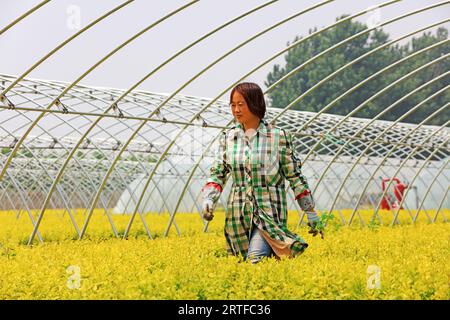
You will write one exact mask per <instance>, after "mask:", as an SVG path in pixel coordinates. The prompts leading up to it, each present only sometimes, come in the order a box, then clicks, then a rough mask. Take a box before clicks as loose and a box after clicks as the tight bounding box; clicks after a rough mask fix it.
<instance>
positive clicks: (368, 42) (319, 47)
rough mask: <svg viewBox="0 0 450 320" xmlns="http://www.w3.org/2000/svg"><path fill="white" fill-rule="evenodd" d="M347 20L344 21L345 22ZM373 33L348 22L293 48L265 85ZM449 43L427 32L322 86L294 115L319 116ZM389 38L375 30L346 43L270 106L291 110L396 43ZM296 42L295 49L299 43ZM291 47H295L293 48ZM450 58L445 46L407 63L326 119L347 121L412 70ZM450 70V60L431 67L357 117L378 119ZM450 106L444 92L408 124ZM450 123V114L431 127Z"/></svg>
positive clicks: (272, 96)
mask: <svg viewBox="0 0 450 320" xmlns="http://www.w3.org/2000/svg"><path fill="white" fill-rule="evenodd" d="M344 17H346V16H342V17H340V18H338V19H337V20H339V19H342V18H344ZM365 29H367V26H366V25H365V24H363V23H360V22H354V21H346V22H344V23H342V24H340V25H339V26H337V27H334V28H331V29H329V30H327V31H325V32H322V33H321V34H320V35H318V36H313V37H311V38H309V39H307V40H306V41H304V42H302V43H301V44H300V45H298V46H295V47H293V48H292V49H290V50H289V51H288V53H287V54H286V56H285V61H286V63H285V65H284V66H280V65H274V67H273V69H272V71H271V72H270V73H269V74H268V75H267V80H266V82H265V85H266V86H267V87H270V86H271V85H272V84H274V83H275V82H276V81H278V80H279V79H281V78H282V77H283V76H284V75H286V74H288V73H289V72H290V71H292V70H293V69H295V68H296V67H298V66H299V65H301V64H302V63H304V62H305V61H307V60H309V59H311V58H312V57H314V56H316V55H317V54H319V53H320V52H322V51H324V50H326V49H328V48H329V47H331V46H333V45H334V44H336V43H339V42H341V41H342V40H344V39H347V38H348V37H351V36H352V35H354V34H356V33H358V32H360V31H362V30H365ZM315 31H317V28H314V29H312V30H309V33H310V34H311V33H312V32H315ZM302 38H303V37H299V36H296V37H295V39H294V42H297V41H299V40H301V39H302ZM447 39H448V30H447V29H446V28H442V27H441V28H439V29H437V30H436V32H435V33H434V34H433V33H431V32H425V33H423V34H422V35H419V36H418V37H417V38H416V37H412V38H408V40H409V41H408V42H406V43H403V44H398V43H396V44H394V45H391V46H388V47H386V48H384V49H382V50H380V51H378V52H377V53H375V54H372V55H370V56H369V57H366V58H364V59H363V60H362V61H359V62H357V63H355V64H354V65H352V66H351V67H350V68H348V69H346V70H345V71H343V72H340V73H339V74H338V75H337V76H335V77H333V78H332V79H330V80H329V81H327V82H326V83H325V84H322V85H321V86H319V87H318V88H316V89H315V90H314V91H312V92H310V93H309V94H308V95H306V96H305V97H304V98H303V99H301V100H300V101H298V102H297V103H295V104H294V105H293V107H292V110H304V111H313V112H317V111H319V110H321V109H322V108H323V107H325V106H327V105H328V104H329V103H330V102H331V101H333V100H334V99H336V98H337V97H338V96H340V95H341V94H342V93H344V92H346V91H347V90H349V89H350V88H352V87H353V86H355V85H356V84H358V83H360V82H361V81H363V80H364V79H366V78H368V77H370V76H371V75H372V74H374V73H376V72H377V71H379V70H381V69H383V68H385V67H386V66H388V65H390V64H392V63H393V62H396V61H398V60H400V59H402V58H404V57H407V56H409V55H411V54H412V53H414V52H416V51H418V50H421V49H423V48H425V47H428V46H430V45H432V44H435V43H437V42H440V41H443V40H447ZM390 40H391V39H390V38H389V34H387V33H386V32H384V31H383V30H382V29H377V30H373V31H371V32H368V33H366V34H364V35H362V36H359V37H357V38H356V39H354V40H352V41H351V42H348V43H346V44H345V45H343V46H340V47H338V48H337V49H334V50H331V51H330V52H328V53H326V54H325V55H324V56H322V57H320V58H318V59H317V60H315V61H314V62H313V63H310V64H308V66H306V67H304V68H302V69H301V70H300V71H299V72H297V73H294V74H293V75H291V76H290V77H289V78H287V79H285V80H284V81H282V82H281V83H280V84H278V85H277V86H275V87H274V88H273V90H271V91H270V92H269V94H268V98H269V104H270V106H272V107H277V108H285V107H286V106H288V105H289V104H290V103H292V102H293V101H294V100H295V99H296V98H298V97H299V96H300V95H302V94H303V93H305V91H307V90H308V89H310V88H311V87H313V86H314V85H315V84H317V83H318V82H319V81H320V80H322V79H323V78H325V77H326V76H328V75H329V74H331V73H332V72H334V71H335V70H337V69H339V68H340V67H342V66H343V65H345V64H347V63H349V62H350V61H352V60H354V59H356V58H358V57H360V56H361V55H363V54H365V53H366V52H368V51H370V50H372V49H374V48H376V47H379V46H381V45H383V44H384V43H386V42H388V41H390ZM294 42H293V43H294ZM288 45H289V43H288ZM449 52H450V44H449V43H447V42H446V43H444V44H443V45H441V46H439V47H437V48H434V49H431V50H429V51H427V52H425V53H421V54H419V55H417V56H416V57H413V58H411V59H409V60H407V61H406V62H402V63H400V64H399V65H397V66H395V67H394V68H392V69H390V70H389V71H388V72H385V73H383V74H382V75H380V76H378V77H376V78H374V79H373V80H371V81H370V82H368V83H366V84H365V85H363V86H361V87H359V88H358V89H357V90H355V91H354V92H352V93H350V94H348V95H347V96H346V97H344V98H342V99H340V100H338V101H337V103H335V104H334V105H333V106H332V107H331V108H330V109H328V111H326V113H332V114H339V115H346V114H348V113H349V112H351V111H352V110H354V109H355V108H357V107H358V106H359V105H360V104H362V103H365V102H367V101H368V99H369V98H370V97H372V96H373V95H374V94H376V93H377V92H379V91H380V90H382V89H383V88H385V87H386V86H388V85H389V84H391V83H392V82H394V81H396V80H397V79H399V78H401V77H402V76H404V75H406V74H408V73H409V72H411V71H412V70H414V69H416V68H418V67H420V66H422V65H424V64H426V63H428V62H430V61H432V60H434V59H436V58H438V57H440V56H442V55H444V54H447V53H449ZM449 69H450V62H449V59H448V58H446V59H444V60H442V61H441V62H439V63H436V64H434V65H433V66H431V67H427V68H426V69H424V70H423V71H420V72H418V73H416V74H415V75H414V76H412V77H410V78H408V79H407V80H404V81H402V82H401V83H399V84H397V85H395V86H394V87H393V88H391V89H389V90H388V91H386V92H385V93H384V94H382V95H381V96H379V97H377V98H375V99H373V100H370V101H369V102H368V103H367V105H366V106H365V107H364V108H363V109H362V110H361V111H357V112H355V113H354V116H355V117H362V118H373V117H375V116H376V115H377V114H379V113H380V112H381V111H383V110H384V109H385V108H387V107H388V106H390V105H391V104H393V103H394V102H396V101H397V100H399V99H400V98H402V97H404V96H405V95H406V94H408V93H409V92H411V91H413V90H414V89H416V88H417V87H419V86H421V85H422V84H424V83H426V82H428V81H430V80H431V79H433V78H435V77H437V76H439V75H441V74H443V73H445V72H447V71H448V70H449ZM449 82H450V80H449V77H448V76H445V77H443V78H442V79H440V80H439V81H437V82H435V83H434V84H432V85H430V86H427V87H426V88H424V89H422V90H420V91H418V92H417V93H415V94H413V95H412V96H411V97H409V98H408V99H405V100H404V101H403V102H401V103H399V104H398V105H397V106H396V107H395V108H393V109H392V110H391V111H389V112H386V114H384V115H382V116H381V117H380V118H379V119H381V120H391V121H392V120H395V119H397V118H398V117H399V116H401V115H403V114H405V113H406V112H407V111H408V110H410V109H411V108H413V107H414V106H416V105H417V104H418V103H420V102H421V101H423V100H424V99H426V98H427V97H429V96H430V95H432V94H433V93H434V92H436V91H438V90H440V89H442V88H444V87H446V86H447V85H449ZM449 100H450V93H449V90H446V91H444V92H443V93H441V94H440V95H439V96H437V97H435V98H433V99H432V100H430V101H429V102H427V103H426V104H425V105H424V106H423V107H421V108H420V109H419V110H418V111H416V112H414V113H412V114H411V115H410V116H408V117H407V118H405V119H404V120H403V121H402V122H410V123H419V122H420V121H422V120H423V119H424V118H426V117H427V116H428V115H430V114H431V113H432V112H434V111H435V110H437V109H438V108H440V107H442V106H444V105H445V103H448V101H449ZM449 117H450V108H447V110H446V111H445V112H442V113H440V115H439V116H438V117H434V118H433V119H432V120H430V121H429V122H428V124H436V125H438V124H442V123H444V122H445V121H447V120H448V119H449Z"/></svg>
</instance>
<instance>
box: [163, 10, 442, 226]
mask: <svg viewBox="0 0 450 320" xmlns="http://www.w3.org/2000/svg"><path fill="white" fill-rule="evenodd" d="M448 2H450V1H445V3H448ZM442 4H443V3H439V5H442ZM435 6H436V5H435ZM432 7H434V6H432ZM429 8H430V7H426V8H425V9H424V8H422V9H420V10H416V11H413V12H410V13H408V14H406V15H403V16H402V17H406V16H410V15H411V14H414V13H417V12H422V11H424V10H427V9H429ZM354 16H355V15H354ZM354 16H352V17H354ZM398 19H400V18H395V19H392V20H390V22H392V21H396V20H398ZM340 22H341V23H342V20H340ZM385 24H386V23H385ZM323 30H324V29H322V30H321V32H322V31H323ZM302 40H303V41H304V40H305V39H302ZM300 42H301V41H298V43H297V44H296V45H298V44H299V43H300ZM343 42H344V41H343ZM372 51H374V50H372ZM372 53H373V52H372ZM261 66H262V65H261ZM261 66H260V67H261ZM258 68H259V67H258ZM256 70H257V69H254V70H252V72H250V73H248V74H247V75H246V76H248V75H249V74H251V73H253V72H254V71H256ZM246 76H245V77H246ZM243 78H244V77H243ZM243 78H241V79H240V80H242V79H243ZM240 80H239V81H240ZM239 81H237V82H235V83H234V84H233V85H232V86H234V85H235V84H237V83H238V82H239ZM321 82H322V81H321ZM232 86H230V87H228V88H227V90H225V91H224V92H223V93H222V94H220V95H219V97H220V96H222V95H223V94H224V93H225V92H226V91H228V90H229V89H230V88H231V87H232ZM217 98H218V97H217ZM217 98H215V99H214V100H212V102H214V101H215V100H217ZM212 102H211V103H212ZM208 106H209V105H208ZM203 110H204V109H203ZM203 110H202V111H203ZM285 111H287V108H285V109H283V111H282V112H281V113H279V114H278V116H277V117H275V119H277V118H278V117H279V116H280V115H281V114H283V113H284V112H285ZM316 116H317V115H316ZM272 122H273V121H272ZM196 168H197V165H196V166H195V167H194V169H193V170H194V171H195V170H196ZM188 181H190V179H188ZM183 195H184V193H182V195H181V197H182V196H183ZM181 197H180V198H181ZM177 207H178V206H177ZM168 228H170V222H169V226H168ZM167 230H168V229H166V233H167Z"/></svg>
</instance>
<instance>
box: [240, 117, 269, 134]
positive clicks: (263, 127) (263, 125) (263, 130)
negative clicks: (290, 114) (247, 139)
mask: <svg viewBox="0 0 450 320" xmlns="http://www.w3.org/2000/svg"><path fill="white" fill-rule="evenodd" d="M269 128H270V124H269V123H268V122H267V121H266V120H265V119H261V121H260V122H259V126H258V128H256V134H259V135H264V136H268V131H269V130H268V129H269ZM244 136H245V132H244V128H243V127H242V124H241V123H240V122H237V121H236V126H235V130H234V137H235V138H238V137H244Z"/></svg>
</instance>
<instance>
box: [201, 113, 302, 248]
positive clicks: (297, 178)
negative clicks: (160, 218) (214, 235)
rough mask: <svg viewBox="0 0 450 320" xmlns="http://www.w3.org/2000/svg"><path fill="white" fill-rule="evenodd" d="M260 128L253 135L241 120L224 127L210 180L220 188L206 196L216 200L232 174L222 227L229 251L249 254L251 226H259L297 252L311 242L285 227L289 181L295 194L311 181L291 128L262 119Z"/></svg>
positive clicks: (212, 188) (205, 190) (207, 189)
mask: <svg viewBox="0 0 450 320" xmlns="http://www.w3.org/2000/svg"><path fill="white" fill-rule="evenodd" d="M256 131H257V133H256V135H255V136H253V138H252V139H249V138H248V137H247V136H246V135H245V133H244V130H243V128H242V126H241V124H239V123H238V124H237V125H236V126H234V127H232V128H231V129H229V130H227V131H224V132H222V134H221V136H220V138H219V143H218V148H217V152H216V155H215V159H214V162H213V164H212V166H211V168H210V177H209V178H208V179H207V181H206V183H207V185H208V183H209V184H211V183H216V184H217V185H218V186H220V188H214V187H211V186H209V187H208V188H204V189H203V196H204V198H210V199H212V200H213V201H214V203H216V202H217V201H218V199H219V196H220V193H221V191H222V190H223V188H224V186H225V184H226V182H227V180H228V178H229V176H230V175H231V176H232V178H233V185H232V187H231V191H230V194H229V197H228V201H227V208H226V218H225V228H224V232H225V237H226V240H227V251H228V253H229V254H233V255H239V254H240V255H242V256H244V257H246V256H247V251H248V246H249V239H250V235H251V231H252V230H251V229H252V227H253V226H256V227H257V228H259V229H261V230H263V231H266V232H267V234H268V235H269V236H270V238H272V239H275V240H278V241H281V242H283V243H286V244H288V245H289V246H290V250H291V255H292V256H295V255H297V254H299V253H301V252H303V251H304V249H305V248H306V247H307V246H308V245H307V244H306V243H305V241H304V240H303V239H302V238H301V237H299V236H298V235H297V234H295V233H293V232H291V231H289V230H288V229H287V202H286V184H285V180H286V179H287V180H288V181H289V184H290V187H291V188H292V190H293V191H294V194H295V196H298V195H300V194H302V193H304V192H305V191H306V190H309V186H308V183H307V180H306V177H305V176H304V175H303V174H302V171H301V162H300V160H299V158H298V157H297V156H296V155H295V153H294V148H293V146H292V135H291V133H290V132H288V131H286V130H284V129H281V128H278V127H276V126H272V125H271V124H269V123H268V122H266V121H265V120H264V119H263V120H261V122H260V124H259V127H258V128H257V130H256ZM252 222H253V223H252Z"/></svg>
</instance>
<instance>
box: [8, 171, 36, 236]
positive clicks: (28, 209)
mask: <svg viewBox="0 0 450 320" xmlns="http://www.w3.org/2000/svg"><path fill="white" fill-rule="evenodd" d="M8 177H9V179H11V181H12V183H13V185H14V186H15V188H16V189H17V191H18V193H19V197H20V200H21V201H22V203H23V206H24V207H25V210H26V211H27V212H28V217H29V219H30V220H31V223H32V224H33V227H34V226H35V224H36V222H35V221H34V217H33V215H32V214H31V210H30V208H29V207H28V205H27V202H26V200H25V198H24V197H23V193H22V192H21V190H22V188H21V187H20V185H19V184H18V183H17V182H16V180H15V179H14V177H13V176H12V175H10V174H9V173H8ZM38 238H39V241H40V242H41V243H43V242H44V241H43V240H42V236H41V234H40V233H38Z"/></svg>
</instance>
